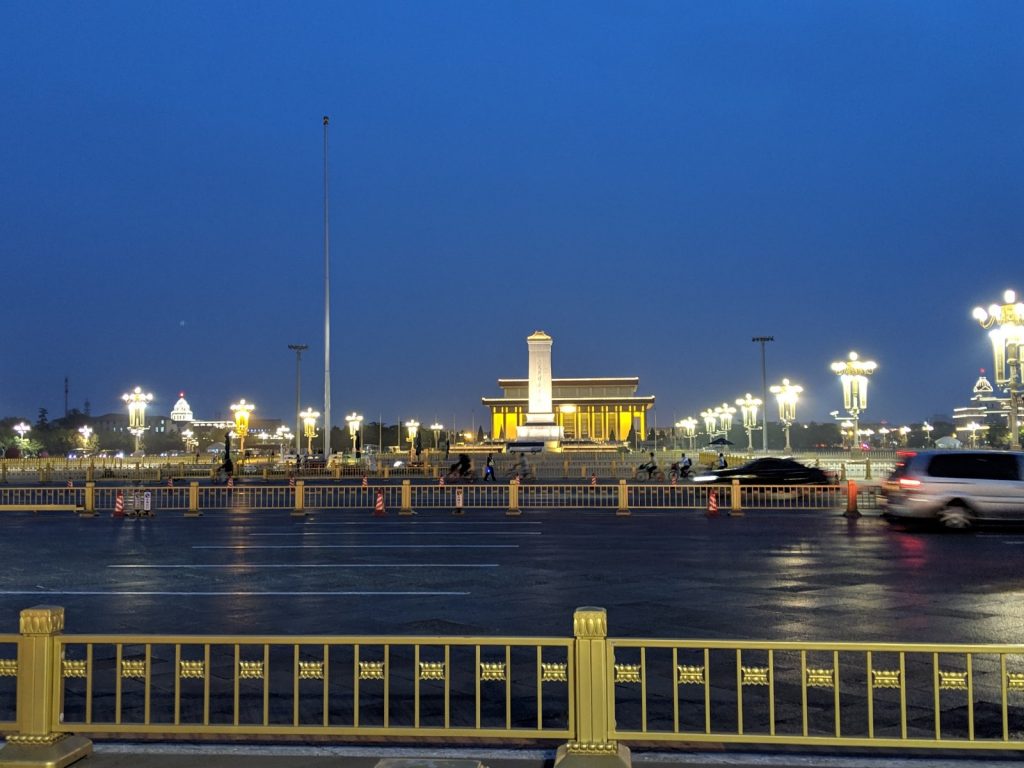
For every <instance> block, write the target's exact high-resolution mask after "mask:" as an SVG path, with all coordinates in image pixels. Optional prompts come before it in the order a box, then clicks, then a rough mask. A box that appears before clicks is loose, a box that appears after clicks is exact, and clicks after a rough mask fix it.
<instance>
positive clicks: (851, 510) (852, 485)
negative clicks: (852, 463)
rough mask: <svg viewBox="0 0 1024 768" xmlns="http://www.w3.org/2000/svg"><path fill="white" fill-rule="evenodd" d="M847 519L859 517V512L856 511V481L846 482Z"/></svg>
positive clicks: (845, 513)
mask: <svg viewBox="0 0 1024 768" xmlns="http://www.w3.org/2000/svg"><path fill="white" fill-rule="evenodd" d="M843 514H844V515H846V516H847V517H860V510H859V509H857V481H856V480H847V481H846V511H845V512H844V513H843Z"/></svg>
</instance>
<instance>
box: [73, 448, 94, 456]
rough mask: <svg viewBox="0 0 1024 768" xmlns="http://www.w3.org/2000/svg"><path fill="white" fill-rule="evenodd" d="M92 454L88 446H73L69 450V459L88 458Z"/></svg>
mask: <svg viewBox="0 0 1024 768" xmlns="http://www.w3.org/2000/svg"><path fill="white" fill-rule="evenodd" d="M90 456H92V451H90V450H89V449H88V448H72V449H71V450H70V451H68V458H69V459H87V458H89V457H90Z"/></svg>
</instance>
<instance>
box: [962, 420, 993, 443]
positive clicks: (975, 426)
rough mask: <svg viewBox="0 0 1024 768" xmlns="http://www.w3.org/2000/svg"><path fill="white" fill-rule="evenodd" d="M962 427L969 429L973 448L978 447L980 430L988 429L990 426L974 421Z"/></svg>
mask: <svg viewBox="0 0 1024 768" xmlns="http://www.w3.org/2000/svg"><path fill="white" fill-rule="evenodd" d="M961 429H964V430H968V431H970V433H971V448H977V447H978V431H979V430H985V429H988V427H986V426H983V425H982V424H979V423H978V422H976V421H972V422H970V423H969V424H965V425H964V426H963V427H961Z"/></svg>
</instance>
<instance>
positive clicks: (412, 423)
mask: <svg viewBox="0 0 1024 768" xmlns="http://www.w3.org/2000/svg"><path fill="white" fill-rule="evenodd" d="M419 430H420V423H419V422H418V421H416V419H410V420H409V421H407V422H405V431H406V433H407V434H408V435H409V437H408V440H409V455H410V456H412V455H413V453H414V452H415V450H416V433H417V432H419Z"/></svg>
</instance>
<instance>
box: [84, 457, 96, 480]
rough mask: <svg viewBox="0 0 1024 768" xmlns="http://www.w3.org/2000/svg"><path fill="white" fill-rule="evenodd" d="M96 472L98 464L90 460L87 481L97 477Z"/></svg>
mask: <svg viewBox="0 0 1024 768" xmlns="http://www.w3.org/2000/svg"><path fill="white" fill-rule="evenodd" d="M95 472H96V465H95V464H93V463H92V462H91V461H90V462H89V466H88V467H86V468H85V479H86V482H89V481H91V480H92V479H93V478H94V477H95Z"/></svg>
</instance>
